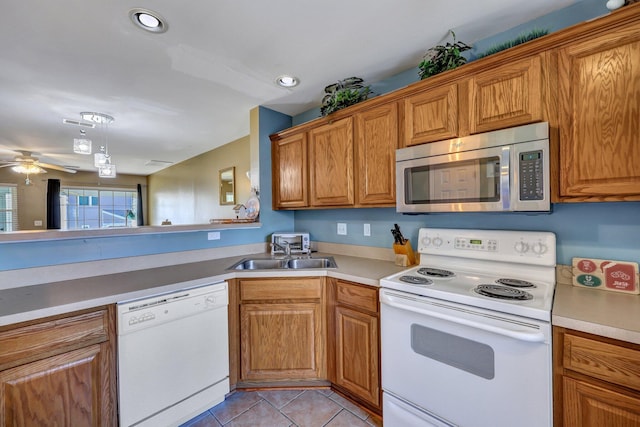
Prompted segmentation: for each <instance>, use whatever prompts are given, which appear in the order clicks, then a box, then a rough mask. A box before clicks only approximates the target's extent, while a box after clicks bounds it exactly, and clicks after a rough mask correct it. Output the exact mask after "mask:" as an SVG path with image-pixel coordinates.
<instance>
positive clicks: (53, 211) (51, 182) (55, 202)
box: [47, 179, 61, 230]
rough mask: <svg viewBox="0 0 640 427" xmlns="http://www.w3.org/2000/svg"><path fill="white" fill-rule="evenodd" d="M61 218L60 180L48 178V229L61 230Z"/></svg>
mask: <svg viewBox="0 0 640 427" xmlns="http://www.w3.org/2000/svg"><path fill="white" fill-rule="evenodd" d="M60 225H61V218H60V180H59V179H48V180H47V230H59V229H60V228H61V227H60Z"/></svg>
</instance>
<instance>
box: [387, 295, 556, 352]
mask: <svg viewBox="0 0 640 427" xmlns="http://www.w3.org/2000/svg"><path fill="white" fill-rule="evenodd" d="M401 300H406V302H405V301H401ZM380 302H381V303H382V304H387V305H389V306H391V307H395V308H399V309H401V310H407V311H411V312H413V313H417V314H422V315H425V316H430V317H434V318H436V319H440V320H445V321H447V322H451V323H456V324H459V325H464V326H469V327H471V328H476V329H481V330H483V331H487V332H492V333H494V334H498V335H503V336H507V337H509V338H513V339H517V340H520V341H528V342H544V341H545V337H544V334H543V333H542V331H540V330H539V329H534V328H533V327H532V328H531V331H522V330H520V331H514V330H512V329H509V328H506V327H505V328H502V327H499V326H494V325H488V324H485V323H482V322H477V321H474V320H471V319H465V318H463V317H461V316H456V315H455V314H447V313H441V312H438V311H434V310H430V309H429V306H430V305H433V304H431V303H429V302H427V301H421V300H419V299H416V298H413V297H410V296H405V295H398V294H393V295H387V294H386V293H384V292H383V293H381V295H380ZM438 307H440V308H445V309H446V308H447V307H446V306H445V305H444V304H440V303H439V304H438ZM476 314H477V313H476ZM480 315H481V314H480Z"/></svg>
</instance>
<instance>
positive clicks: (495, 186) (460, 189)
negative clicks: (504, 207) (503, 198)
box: [404, 156, 500, 204]
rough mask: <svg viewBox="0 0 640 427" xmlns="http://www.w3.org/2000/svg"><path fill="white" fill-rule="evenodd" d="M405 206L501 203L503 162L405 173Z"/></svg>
mask: <svg viewBox="0 0 640 427" xmlns="http://www.w3.org/2000/svg"><path fill="white" fill-rule="evenodd" d="M404 173H405V182H407V183H408V185H407V186H406V187H405V192H406V193H405V203H407V204H429V203H461V202H497V201H499V200H500V159H499V158H498V157H497V156H495V157H487V158H483V159H473V160H464V161H458V162H447V163H441V164H437V165H428V166H417V167H413V168H407V169H405V171H404Z"/></svg>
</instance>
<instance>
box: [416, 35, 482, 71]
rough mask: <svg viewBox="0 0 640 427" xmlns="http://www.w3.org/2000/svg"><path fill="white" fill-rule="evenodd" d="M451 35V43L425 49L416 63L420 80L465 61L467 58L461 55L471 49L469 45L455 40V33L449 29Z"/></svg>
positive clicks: (456, 66) (455, 66) (451, 68)
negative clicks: (418, 62)
mask: <svg viewBox="0 0 640 427" xmlns="http://www.w3.org/2000/svg"><path fill="white" fill-rule="evenodd" d="M449 32H450V33H451V35H452V36H453V43H450V42H447V43H446V44H445V45H438V46H434V47H432V48H431V49H429V50H428V51H427V53H426V54H425V55H424V57H423V58H422V62H420V64H418V68H419V72H418V75H419V76H420V79H421V80H424V79H426V78H427V77H431V76H435V75H436V74H440V73H441V72H443V71H447V70H453V69H454V68H458V67H459V66H460V65H463V64H465V63H466V62H467V58H465V57H464V56H462V55H461V53H462V52H464V51H466V50H469V49H471V46H469V45H467V44H466V43H463V42H461V41H456V34H455V33H454V32H453V31H451V30H449Z"/></svg>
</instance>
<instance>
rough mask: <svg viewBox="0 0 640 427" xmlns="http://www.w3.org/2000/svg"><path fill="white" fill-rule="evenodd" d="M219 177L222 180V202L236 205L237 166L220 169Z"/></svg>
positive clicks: (222, 203)
mask: <svg viewBox="0 0 640 427" xmlns="http://www.w3.org/2000/svg"><path fill="white" fill-rule="evenodd" d="M218 178H219V180H220V204H221V205H235V204H236V189H235V185H234V182H235V178H236V168H235V167H233V166H232V167H230V168H226V169H220V172H219V173H218Z"/></svg>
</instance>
